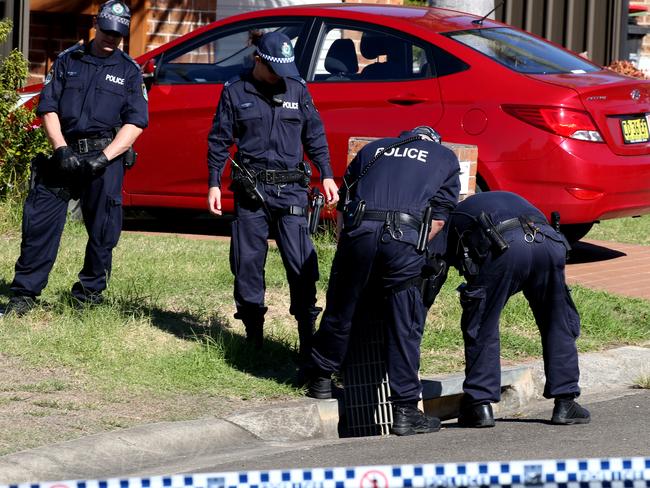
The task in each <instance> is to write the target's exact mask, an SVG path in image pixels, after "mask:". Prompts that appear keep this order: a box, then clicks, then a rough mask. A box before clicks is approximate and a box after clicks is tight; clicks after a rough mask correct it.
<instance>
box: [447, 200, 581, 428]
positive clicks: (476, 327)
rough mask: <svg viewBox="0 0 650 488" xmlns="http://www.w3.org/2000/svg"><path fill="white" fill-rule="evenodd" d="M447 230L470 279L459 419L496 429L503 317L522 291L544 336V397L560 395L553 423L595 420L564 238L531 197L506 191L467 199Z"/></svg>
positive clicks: (464, 297)
mask: <svg viewBox="0 0 650 488" xmlns="http://www.w3.org/2000/svg"><path fill="white" fill-rule="evenodd" d="M448 232H449V242H448V247H447V251H448V253H449V255H450V262H451V263H452V264H453V265H454V266H456V267H457V268H458V269H459V270H460V271H461V273H462V274H463V276H464V278H465V279H466V280H467V284H466V285H465V284H464V285H461V287H460V288H459V291H460V302H461V305H462V308H463V314H462V318H461V328H462V331H463V338H464V341H465V382H464V384H463V390H464V396H463V399H462V402H461V412H460V417H459V418H458V423H459V424H460V425H461V426H464V427H492V426H494V416H493V414H492V406H491V403H494V402H498V401H499V399H500V392H501V370H500V364H499V317H500V315H501V310H502V309H503V307H504V306H505V304H506V302H507V301H508V299H509V298H510V297H511V296H512V295H514V294H515V293H517V292H519V291H523V293H524V296H525V297H526V299H527V300H528V303H529V304H530V307H531V309H532V311H533V314H534V316H535V321H536V322H537V326H538V328H539V331H540V334H541V336H542V348H543V355H544V371H545V373H546V385H545V387H544V396H545V397H546V398H554V399H555V407H554V409H553V416H552V418H551V422H552V423H554V424H585V423H588V422H589V420H590V416H589V412H588V411H587V410H586V409H585V408H583V407H581V406H580V405H579V404H578V403H576V401H575V398H576V397H577V396H578V395H579V394H580V388H579V387H578V377H579V370H578V351H577V349H576V338H577V337H578V335H579V334H580V317H579V315H578V312H577V311H576V307H575V305H574V303H573V300H572V299H571V295H570V293H569V290H568V288H567V286H566V283H565V277H564V266H565V261H566V253H567V250H568V249H569V244H568V243H567V241H566V240H565V238H564V236H563V235H562V234H561V233H560V232H559V231H557V230H556V229H555V228H554V227H552V226H551V225H549V224H548V222H547V220H546V218H545V217H544V215H543V214H542V213H541V212H540V211H539V210H538V209H537V208H535V207H534V206H533V205H531V204H530V203H529V202H527V201H526V200H524V199H523V198H521V197H520V196H519V195H516V194H514V193H510V192H501V191H493V192H486V193H478V194H476V195H473V196H471V197H469V198H467V199H465V200H464V201H462V202H461V203H460V204H459V205H458V206H457V207H456V209H455V210H454V211H453V212H452V213H451V219H450V221H449V228H448Z"/></svg>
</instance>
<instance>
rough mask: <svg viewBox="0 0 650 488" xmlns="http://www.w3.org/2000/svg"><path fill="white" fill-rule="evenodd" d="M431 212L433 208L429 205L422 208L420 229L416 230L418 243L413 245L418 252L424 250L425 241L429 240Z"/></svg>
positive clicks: (425, 246)
mask: <svg viewBox="0 0 650 488" xmlns="http://www.w3.org/2000/svg"><path fill="white" fill-rule="evenodd" d="M432 213H433V208H431V205H429V206H428V207H427V208H426V209H425V210H424V216H423V217H422V223H421V224H420V229H419V230H418V243H417V245H416V246H415V249H416V250H417V251H418V252H424V251H425V250H426V248H427V242H429V233H430V232H431V214H432Z"/></svg>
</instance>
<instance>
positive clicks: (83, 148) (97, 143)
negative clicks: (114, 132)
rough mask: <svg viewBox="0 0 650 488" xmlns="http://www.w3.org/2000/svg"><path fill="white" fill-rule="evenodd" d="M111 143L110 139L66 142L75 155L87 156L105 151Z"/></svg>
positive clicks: (101, 138) (93, 138)
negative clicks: (90, 153)
mask: <svg viewBox="0 0 650 488" xmlns="http://www.w3.org/2000/svg"><path fill="white" fill-rule="evenodd" d="M112 141H113V138H112V137H85V138H80V139H71V140H69V141H66V142H67V143H68V146H70V148H71V149H72V150H73V151H74V152H76V153H77V154H87V153H89V152H98V151H101V150H102V149H105V148H106V147H107V146H108V145H109V144H110V143H111V142H112Z"/></svg>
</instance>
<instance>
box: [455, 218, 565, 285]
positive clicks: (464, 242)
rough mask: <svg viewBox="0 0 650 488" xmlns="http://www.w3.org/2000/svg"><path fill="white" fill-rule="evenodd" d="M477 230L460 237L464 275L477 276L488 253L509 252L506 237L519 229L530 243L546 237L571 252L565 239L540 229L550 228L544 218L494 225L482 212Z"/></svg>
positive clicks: (508, 220)
mask: <svg viewBox="0 0 650 488" xmlns="http://www.w3.org/2000/svg"><path fill="white" fill-rule="evenodd" d="M476 222H477V224H478V226H477V228H475V229H474V230H472V231H466V232H463V233H462V235H460V236H459V249H458V250H457V251H458V252H459V254H460V255H459V256H458V258H459V262H460V265H461V272H462V273H463V274H464V275H465V276H475V275H477V274H478V271H479V266H480V265H481V264H482V263H483V261H484V260H485V258H486V257H487V255H488V254H489V253H496V254H501V253H504V252H506V251H507V250H508V248H509V247H510V245H509V244H508V242H507V241H506V240H505V239H504V237H503V235H504V234H506V233H508V232H510V231H513V230H520V231H522V233H523V237H524V240H525V241H526V242H528V243H533V242H538V243H539V242H542V241H543V240H544V239H546V237H549V238H550V239H552V240H554V241H556V242H561V243H562V244H564V246H565V247H566V249H567V251H569V250H570V249H571V247H570V246H569V243H568V242H567V240H566V239H565V238H564V236H563V235H562V234H561V233H559V232H556V231H555V230H553V231H552V232H553V234H551V233H550V232H547V231H545V230H543V229H542V228H541V227H540V226H548V225H549V223H548V221H547V220H546V219H545V218H544V217H540V216H538V215H520V216H519V217H514V218H511V219H507V220H503V221H501V222H498V223H496V224H495V223H493V222H492V220H491V219H490V217H489V216H488V215H487V214H486V213H485V212H481V213H480V215H479V216H478V218H477V219H476Z"/></svg>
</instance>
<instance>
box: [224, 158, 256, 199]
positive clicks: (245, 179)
mask: <svg viewBox="0 0 650 488" xmlns="http://www.w3.org/2000/svg"><path fill="white" fill-rule="evenodd" d="M228 188H229V189H230V191H232V192H233V193H235V194H237V195H238V196H240V197H242V198H244V199H246V200H248V201H249V202H251V203H263V202H264V197H263V196H262V194H261V193H260V192H259V190H258V189H257V181H256V180H255V178H254V176H253V175H252V173H251V172H250V171H248V170H242V169H239V168H237V167H236V166H235V165H233V166H232V173H231V183H230V186H229V187H228Z"/></svg>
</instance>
